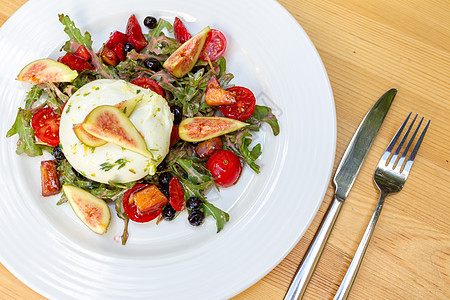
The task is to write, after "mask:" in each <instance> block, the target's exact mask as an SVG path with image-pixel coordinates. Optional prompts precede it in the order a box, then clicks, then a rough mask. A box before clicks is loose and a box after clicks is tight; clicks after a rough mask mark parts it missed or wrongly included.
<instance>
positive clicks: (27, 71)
mask: <svg viewBox="0 0 450 300" xmlns="http://www.w3.org/2000/svg"><path fill="white" fill-rule="evenodd" d="M77 76H78V72H77V71H75V70H72V69H71V68H69V67H68V66H66V65H65V64H63V63H60V62H57V61H55V60H53V59H50V58H43V59H38V60H35V61H33V62H31V63H29V64H28V65H26V66H25V67H24V68H23V69H22V70H21V71H20V72H19V75H17V80H19V81H24V82H30V83H42V82H72V81H73V80H74V79H75V78H76V77H77Z"/></svg>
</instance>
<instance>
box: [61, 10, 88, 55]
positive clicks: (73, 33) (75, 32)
mask: <svg viewBox="0 0 450 300" xmlns="http://www.w3.org/2000/svg"><path fill="white" fill-rule="evenodd" d="M58 17H59V21H60V22H61V23H62V24H63V25H64V32H65V33H66V34H67V35H68V36H69V37H70V38H71V39H73V40H74V41H76V42H78V43H80V44H81V45H83V46H85V47H86V48H88V49H90V50H92V40H91V34H90V33H89V32H87V31H86V32H85V33H84V35H83V34H82V33H81V31H80V29H78V28H77V27H76V26H75V23H74V22H73V21H72V20H71V19H70V18H69V16H67V15H64V14H60V15H58ZM67 43H69V44H67ZM67 43H66V45H65V47H69V48H70V41H69V42H67ZM67 49H68V48H67Z"/></svg>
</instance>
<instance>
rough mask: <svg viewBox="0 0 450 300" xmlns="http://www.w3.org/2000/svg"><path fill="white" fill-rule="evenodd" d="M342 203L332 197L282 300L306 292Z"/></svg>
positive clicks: (296, 297) (294, 299)
mask: <svg viewBox="0 0 450 300" xmlns="http://www.w3.org/2000/svg"><path fill="white" fill-rule="evenodd" d="M342 203H343V201H340V200H338V199H337V198H336V197H334V200H333V202H332V204H331V205H330V207H329V208H328V210H327V212H326V215H325V217H324V218H323V220H322V223H321V224H320V226H319V230H318V231H317V232H316V235H315V236H314V239H313V241H312V242H311V244H310V245H309V248H308V250H307V251H306V254H305V255H304V256H303V260H302V262H301V263H300V267H299V268H298V270H297V273H295V276H294V279H293V280H292V282H291V285H290V286H289V289H288V291H287V293H286V295H285V296H284V300H297V299H300V298H301V297H303V294H304V293H305V291H306V286H307V285H308V282H309V280H310V279H311V276H312V273H313V272H314V269H315V268H316V265H317V262H318V261H319V258H320V255H321V254H322V251H323V248H324V247H325V244H326V242H327V240H328V237H329V236H330V233H331V230H332V229H333V226H334V223H335V222H336V219H337V217H338V215H339V212H340V211H341V207H342Z"/></svg>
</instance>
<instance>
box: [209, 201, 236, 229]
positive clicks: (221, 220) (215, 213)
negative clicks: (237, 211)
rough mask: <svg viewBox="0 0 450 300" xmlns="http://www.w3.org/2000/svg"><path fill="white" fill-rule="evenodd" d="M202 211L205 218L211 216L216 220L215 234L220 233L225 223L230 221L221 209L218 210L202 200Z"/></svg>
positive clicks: (228, 216)
mask: <svg viewBox="0 0 450 300" xmlns="http://www.w3.org/2000/svg"><path fill="white" fill-rule="evenodd" d="M203 211H204V212H205V215H206V216H212V217H213V218H214V219H215V220H216V226H217V232H220V231H221V230H222V229H223V227H224V226H225V223H226V222H228V221H229V220H230V215H229V214H228V213H226V212H224V211H223V210H221V209H218V208H217V207H215V206H214V205H212V204H211V203H209V202H208V201H206V199H205V200H203Z"/></svg>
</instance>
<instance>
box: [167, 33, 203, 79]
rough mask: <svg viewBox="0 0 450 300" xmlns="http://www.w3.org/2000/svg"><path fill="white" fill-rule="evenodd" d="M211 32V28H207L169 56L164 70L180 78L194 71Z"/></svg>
mask: <svg viewBox="0 0 450 300" xmlns="http://www.w3.org/2000/svg"><path fill="white" fill-rule="evenodd" d="M209 30H210V28H209V26H207V27H205V29H203V30H202V31H200V32H199V33H197V34H196V35H194V36H193V37H191V38H190V39H189V40H187V41H186V42H185V43H184V44H183V45H181V46H180V47H179V48H178V49H177V50H176V51H175V52H174V53H172V54H171V55H170V56H169V58H168V59H167V60H166V61H165V62H164V64H163V68H164V69H166V70H167V71H169V72H171V73H172V74H173V75H174V76H175V77H178V78H181V77H183V76H184V75H186V74H187V73H188V72H189V71H190V70H192V68H193V67H194V65H195V63H196V62H197V60H198V57H199V56H200V53H201V52H202V49H203V46H204V45H205V41H206V37H207V36H208V32H209Z"/></svg>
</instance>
